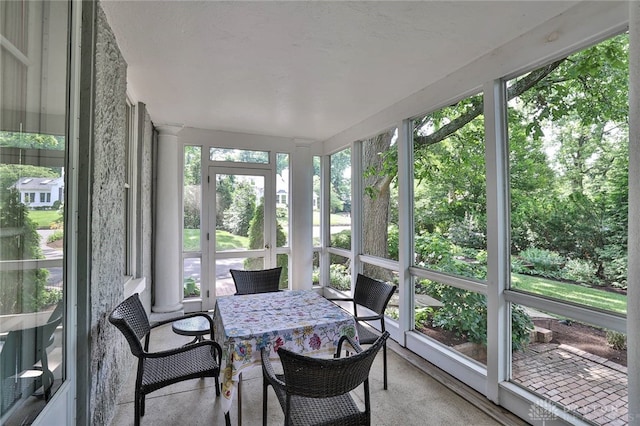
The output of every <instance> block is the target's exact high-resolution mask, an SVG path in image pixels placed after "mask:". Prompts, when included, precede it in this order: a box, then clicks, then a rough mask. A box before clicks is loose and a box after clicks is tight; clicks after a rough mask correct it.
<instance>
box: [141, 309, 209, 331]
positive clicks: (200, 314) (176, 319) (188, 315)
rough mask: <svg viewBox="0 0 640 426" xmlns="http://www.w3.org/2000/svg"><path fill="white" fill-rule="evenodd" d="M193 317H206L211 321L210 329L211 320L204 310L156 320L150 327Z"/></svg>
mask: <svg viewBox="0 0 640 426" xmlns="http://www.w3.org/2000/svg"><path fill="white" fill-rule="evenodd" d="M193 317H205V318H208V319H209V322H210V323H211V329H213V320H212V319H211V317H210V316H209V314H206V313H204V312H195V313H192V314H185V315H182V316H180V317H174V318H169V319H166V320H162V321H158V322H156V323H155V324H153V325H152V326H151V327H150V328H151V329H154V328H156V327H160V326H161V325H165V324H169V323H172V322H176V321H180V320H183V319H186V318H193Z"/></svg>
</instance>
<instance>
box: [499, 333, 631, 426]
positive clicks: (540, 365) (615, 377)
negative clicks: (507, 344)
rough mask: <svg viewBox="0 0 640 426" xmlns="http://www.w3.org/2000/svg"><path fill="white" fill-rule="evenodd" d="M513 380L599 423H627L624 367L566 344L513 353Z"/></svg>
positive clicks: (615, 425)
mask: <svg viewBox="0 0 640 426" xmlns="http://www.w3.org/2000/svg"><path fill="white" fill-rule="evenodd" d="M512 370H513V373H512V374H513V381H514V382H516V383H519V384H521V385H523V386H525V387H527V388H528V389H530V390H533V391H534V392H536V393H538V394H539V395H540V396H541V397H542V398H544V399H547V400H549V401H553V402H555V403H558V404H560V405H562V409H563V410H566V411H571V412H574V413H579V414H580V415H582V416H583V417H584V418H585V419H586V420H589V421H592V422H595V423H597V424H600V425H606V426H618V425H626V424H627V407H628V395H627V367H625V366H622V365H619V364H616V363H614V362H611V361H608V360H606V359H604V358H601V357H599V356H596V355H593V354H590V353H588V352H585V351H582V350H580V349H576V348H574V347H571V346H567V345H558V344H554V343H532V344H531V345H529V347H528V348H527V350H526V351H524V352H517V353H514V354H513V367H512Z"/></svg>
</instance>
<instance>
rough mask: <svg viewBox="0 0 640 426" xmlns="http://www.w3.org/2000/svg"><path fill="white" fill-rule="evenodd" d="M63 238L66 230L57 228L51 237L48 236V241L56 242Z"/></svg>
mask: <svg viewBox="0 0 640 426" xmlns="http://www.w3.org/2000/svg"><path fill="white" fill-rule="evenodd" d="M63 238H64V231H62V230H57V231H55V232H54V233H53V234H51V235H49V237H47V242H48V243H53V242H56V241H58V240H61V239H63Z"/></svg>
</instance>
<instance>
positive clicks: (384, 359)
mask: <svg viewBox="0 0 640 426" xmlns="http://www.w3.org/2000/svg"><path fill="white" fill-rule="evenodd" d="M382 364H383V366H382V367H383V368H382V375H383V380H384V390H387V342H384V345H383V346H382Z"/></svg>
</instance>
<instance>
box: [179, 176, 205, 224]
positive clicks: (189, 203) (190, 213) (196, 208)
mask: <svg viewBox="0 0 640 426" xmlns="http://www.w3.org/2000/svg"><path fill="white" fill-rule="evenodd" d="M183 197H184V198H183V200H182V203H183V210H184V213H183V214H184V229H200V206H201V204H202V202H201V197H200V185H185V187H184V192H183Z"/></svg>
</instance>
